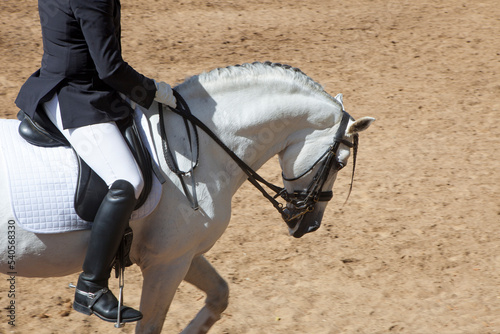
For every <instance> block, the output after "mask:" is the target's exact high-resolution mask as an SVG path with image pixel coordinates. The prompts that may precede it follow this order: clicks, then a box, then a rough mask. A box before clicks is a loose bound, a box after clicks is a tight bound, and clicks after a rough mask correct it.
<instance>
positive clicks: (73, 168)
mask: <svg viewBox="0 0 500 334" xmlns="http://www.w3.org/2000/svg"><path fill="white" fill-rule="evenodd" d="M18 126H19V121H17V120H0V145H1V149H2V150H1V151H2V152H3V159H4V161H5V164H6V166H7V174H8V179H9V187H10V195H11V202H12V208H13V212H14V215H15V217H16V220H17V222H18V223H19V224H20V225H21V226H22V227H23V228H24V229H26V230H28V231H32V232H35V233H61V232H69V231H75V230H84V229H89V228H90V227H91V223H90V222H87V221H84V220H82V219H81V218H80V217H78V215H77V214H76V212H75V209H74V196H75V188H76V182H77V176H78V166H77V161H76V157H75V154H74V152H73V150H72V149H70V148H64V147H56V148H42V147H37V146H34V145H31V144H29V143H27V142H26V141H25V140H24V139H23V138H21V136H20V135H19V134H18V132H17V131H18V130H17V128H18ZM160 197H161V184H160V182H159V181H158V180H157V179H156V177H154V178H153V187H152V190H151V194H150V196H149V198H148V199H147V201H146V203H145V204H144V205H143V206H142V207H141V208H139V209H138V210H136V211H134V213H133V214H132V218H131V219H132V220H138V219H141V218H143V217H145V216H147V215H149V214H150V213H151V212H152V211H153V210H154V209H155V208H156V206H157V205H158V202H159V201H160Z"/></svg>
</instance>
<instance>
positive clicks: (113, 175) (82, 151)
mask: <svg viewBox="0 0 500 334" xmlns="http://www.w3.org/2000/svg"><path fill="white" fill-rule="evenodd" d="M43 108H44V110H45V112H46V114H47V116H48V117H49V119H50V120H51V121H52V123H54V125H56V126H57V128H58V129H59V130H60V131H61V132H62V134H63V135H64V137H66V139H67V140H68V141H69V142H70V144H71V146H73V148H74V150H75V151H76V152H77V153H78V155H79V156H80V157H81V158H82V159H83V160H84V161H85V162H86V163H87V165H89V167H90V168H92V169H93V170H94V171H95V172H96V173H97V175H99V176H100V177H101V178H102V179H103V180H104V182H106V184H107V185H108V187H109V186H111V185H112V184H113V183H114V182H115V181H117V180H125V181H128V182H130V184H132V185H133V186H134V189H135V198H136V199H137V198H139V195H140V194H141V191H142V188H143V187H144V179H143V177H142V174H141V170H140V169H139V166H138V165H137V163H136V161H135V159H134V156H133V155H132V152H131V151H130V149H129V148H128V145H127V143H126V142H125V140H124V139H123V136H122V134H121V133H120V130H119V129H118V127H117V126H116V124H115V122H108V123H99V124H92V125H87V126H82V127H79V128H72V129H63V125H62V120H61V109H60V108H59V99H58V97H57V94H55V95H54V97H53V98H52V99H51V100H50V101H48V102H46V103H44V104H43Z"/></svg>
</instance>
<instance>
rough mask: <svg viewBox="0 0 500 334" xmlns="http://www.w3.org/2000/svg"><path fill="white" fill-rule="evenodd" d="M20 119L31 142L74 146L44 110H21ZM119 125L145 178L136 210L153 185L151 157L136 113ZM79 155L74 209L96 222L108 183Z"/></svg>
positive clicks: (21, 125)
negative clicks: (31, 113) (28, 112)
mask: <svg viewBox="0 0 500 334" xmlns="http://www.w3.org/2000/svg"><path fill="white" fill-rule="evenodd" d="M17 118H18V119H19V120H20V121H21V124H20V125H19V134H20V135H21V137H23V138H24V139H25V140H26V141H27V142H29V143H30V144H32V145H35V146H41V147H60V146H64V147H71V145H70V144H69V142H68V141H67V140H66V138H65V137H64V136H63V135H62V134H61V132H60V131H59V130H58V129H57V127H56V126H55V125H54V124H53V123H52V122H51V121H50V119H49V118H48V117H47V115H45V113H43V112H38V113H36V114H35V117H34V118H33V119H31V118H29V117H27V116H26V115H25V114H24V112H23V111H22V110H21V111H19V113H18V114H17ZM116 124H117V125H118V128H119V129H120V131H121V133H122V135H123V138H124V139H125V141H126V142H127V144H128V146H129V148H130V150H131V151H132V153H133V155H134V158H135V160H136V161H137V164H138V165H139V167H140V169H141V172H142V176H143V179H144V189H143V191H142V193H141V195H140V196H139V199H138V201H137V205H136V209H137V208H140V207H141V206H142V205H143V204H144V203H145V202H146V199H147V197H148V195H149V193H150V192H151V188H152V184H153V174H152V162H151V156H150V154H149V151H148V150H147V148H146V147H145V146H144V143H143V142H142V139H141V136H140V134H139V131H138V128H137V125H136V124H135V121H134V118H133V116H130V117H128V118H126V119H124V120H121V121H118V122H117V123H116ZM75 154H76V152H75ZM76 157H77V161H78V168H79V171H78V181H77V185H76V191H75V211H76V213H77V214H78V216H79V217H80V218H82V219H83V220H86V221H93V220H94V218H95V215H96V213H97V210H98V209H99V206H100V205H101V202H102V200H103V199H104V196H106V194H107V192H108V186H107V185H106V183H105V182H104V181H103V180H102V179H101V177H100V176H99V175H97V174H96V173H95V172H94V171H93V170H92V169H91V168H90V167H89V166H88V165H87V164H86V163H85V161H84V160H83V159H81V158H80V156H79V155H78V154H76Z"/></svg>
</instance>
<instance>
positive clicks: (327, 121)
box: [0, 64, 370, 333]
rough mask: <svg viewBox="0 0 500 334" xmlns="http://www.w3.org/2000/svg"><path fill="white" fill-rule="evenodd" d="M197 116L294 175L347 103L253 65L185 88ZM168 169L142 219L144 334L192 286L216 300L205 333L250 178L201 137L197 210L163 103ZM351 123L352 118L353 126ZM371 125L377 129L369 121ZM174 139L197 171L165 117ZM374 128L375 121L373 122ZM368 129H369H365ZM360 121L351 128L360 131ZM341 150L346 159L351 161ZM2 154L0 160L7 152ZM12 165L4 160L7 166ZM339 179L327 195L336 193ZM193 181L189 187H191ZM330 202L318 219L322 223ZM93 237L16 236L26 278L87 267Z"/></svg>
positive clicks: (253, 158) (1, 175) (258, 161)
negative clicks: (170, 156)
mask: <svg viewBox="0 0 500 334" xmlns="http://www.w3.org/2000/svg"><path fill="white" fill-rule="evenodd" d="M177 90H178V91H179V92H180V93H181V95H182V96H183V97H184V98H185V99H186V100H187V101H188V102H189V106H190V108H191V111H192V112H193V114H194V115H196V116H197V117H198V118H200V119H201V120H202V121H203V122H204V123H205V124H207V125H208V126H209V127H210V128H212V129H213V130H214V131H215V132H216V134H217V135H218V136H219V138H220V139H221V140H222V141H223V142H225V143H226V144H227V145H228V146H229V147H230V148H231V149H232V150H233V151H234V152H235V153H236V154H238V155H239V156H240V157H241V158H242V159H243V160H244V161H246V162H247V163H248V164H249V165H250V166H252V167H253V168H254V169H258V168H259V167H261V166H262V165H263V164H264V163H265V162H266V161H267V160H269V159H270V158H271V157H272V156H274V155H276V154H279V157H280V163H281V166H282V169H283V172H284V173H285V175H287V176H288V177H291V176H293V175H299V174H300V173H302V172H303V171H304V170H307V169H308V168H309V167H310V166H311V164H312V162H314V161H316V159H317V158H318V157H319V156H320V155H321V154H323V152H324V151H325V150H326V149H327V147H328V146H329V145H330V144H331V143H332V140H333V136H334V134H335V132H336V129H337V128H338V124H339V121H340V117H341V108H342V105H341V103H339V101H337V100H336V99H334V98H332V97H331V96H330V95H328V94H327V93H326V92H324V91H323V89H322V88H321V86H320V85H319V84H317V83H315V82H314V81H312V80H311V79H310V78H309V77H307V76H305V75H304V74H303V73H301V72H298V71H294V70H293V69H286V68H283V67H281V66H270V65H267V64H251V65H249V64H246V65H244V66H241V67H229V68H225V69H217V70H214V71H212V72H210V73H208V74H203V75H200V76H195V77H193V78H191V79H189V80H187V81H186V82H185V83H184V84H182V85H180V86H178V87H177ZM144 114H145V116H146V119H147V122H148V123H149V129H150V135H151V136H152V137H153V143H154V146H155V150H156V153H157V155H158V160H159V162H160V166H161V169H162V170H163V172H164V173H165V175H166V177H167V182H166V183H165V184H164V186H163V196H162V200H161V202H160V204H159V205H158V207H157V209H156V210H155V211H154V212H153V213H152V214H151V215H149V216H148V217H146V218H144V219H142V220H140V221H134V222H133V223H132V228H133V230H134V242H133V246H132V251H131V258H132V260H133V261H134V262H135V263H136V264H137V265H139V266H140V268H141V270H142V273H143V276H144V283H143V289H142V296H141V311H142V312H143V314H144V318H143V320H141V321H140V322H139V323H138V325H137V327H136V332H138V333H159V332H160V331H161V328H162V326H163V322H164V320H165V317H166V314H167V311H168V308H169V306H170V303H171V301H172V299H173V297H174V294H175V291H176V289H177V287H178V285H179V284H180V282H181V281H182V280H186V281H188V282H190V283H192V284H194V285H195V286H197V287H198V288H200V289H201V290H202V291H204V292H205V293H207V300H206V305H205V306H204V307H203V308H202V310H200V312H199V313H198V315H197V316H196V317H195V319H193V321H192V322H191V323H190V324H189V325H188V327H186V329H185V330H184V332H183V333H206V332H207V331H208V329H209V328H210V327H211V326H212V325H213V323H214V322H215V321H217V320H218V319H219V318H220V314H221V313H222V311H223V310H224V309H225V307H226V306H227V302H228V299H227V297H228V289H227V284H226V282H225V281H224V280H223V279H222V278H221V277H220V276H219V275H218V274H217V272H216V271H215V269H214V268H213V267H212V266H211V265H210V264H209V263H208V261H207V260H206V259H205V258H204V257H203V253H205V252H206V251H208V250H209V249H210V248H211V247H212V246H213V245H214V243H215V242H216V240H217V239H218V238H219V237H220V236H221V235H222V233H223V232H224V230H225V229H226V227H227V225H228V223H229V220H230V216H231V198H232V196H233V195H234V193H235V192H236V190H237V189H238V188H239V187H240V186H241V184H242V183H243V182H244V181H245V179H246V176H245V174H244V173H243V172H242V171H241V170H239V169H238V167H237V166H236V165H235V163H234V162H233V161H232V160H231V159H230V158H229V157H228V156H227V154H226V153H225V152H224V151H222V149H221V148H220V147H219V146H217V145H216V144H215V143H214V142H213V141H212V140H211V139H210V138H208V137H207V136H206V135H205V134H204V133H203V132H202V131H200V152H201V154H200V164H199V167H198V168H197V169H196V172H195V180H196V182H197V192H198V197H199V204H200V209H199V210H198V211H193V210H192V209H191V208H190V204H189V202H188V201H187V200H186V197H185V196H184V194H183V192H182V190H181V189H182V188H181V186H180V183H179V180H178V179H177V177H176V176H175V175H173V174H172V173H171V172H170V170H169V169H168V167H167V165H166V163H165V160H164V159H163V153H162V146H161V138H160V135H159V131H158V114H157V111H156V104H154V105H153V107H152V108H151V109H150V110H144ZM351 123H352V121H351ZM368 123H370V122H368ZM166 124H167V125H166V132H167V134H168V136H169V140H170V142H171V143H172V144H173V146H174V147H175V150H176V151H177V152H178V153H177V159H178V161H179V164H180V167H181V169H186V170H187V169H189V165H190V154H189V153H188V152H189V151H188V150H187V149H186V148H187V146H188V143H187V140H186V136H185V131H184V124H183V121H182V120H181V119H180V117H178V116H176V115H173V114H171V113H167V114H166ZM368 125H369V124H368ZM368 125H366V120H365V121H364V126H361V127H360V128H361V129H362V130H364V129H365V128H366V127H368ZM352 126H353V124H350V128H352ZM348 155H349V149H348V148H347V147H345V146H344V145H342V146H341V150H340V152H339V156H340V157H341V158H342V159H344V160H345V159H347V157H348ZM0 156H1V155H0ZM2 163H3V162H2ZM5 174H6V173H5V172H4V166H3V165H2V166H1V169H0V231H2V232H1V233H0V249H1V250H2V251H1V256H0V270H1V271H2V272H4V273H5V272H8V271H9V270H8V265H7V263H8V257H7V253H6V251H5V250H6V249H7V247H8V239H7V225H8V223H9V221H11V220H12V219H13V215H12V212H11V209H10V204H9V200H10V199H9V194H8V191H7V185H6V184H7V179H6V175H5ZM335 177H336V173H335V175H332V176H331V177H330V179H329V181H328V182H327V184H326V186H325V189H324V190H327V189H326V188H328V189H331V187H333V182H334V180H335ZM310 178H311V175H307V176H306V177H304V178H303V179H301V180H298V181H294V182H285V187H287V189H288V190H289V191H293V190H303V189H304V187H305V186H306V185H307V184H308V183H309V182H310ZM187 181H188V182H187V184H190V180H187ZM325 207H326V204H325V203H322V204H319V205H317V207H316V209H315V211H314V215H312V217H313V218H312V219H321V216H322V214H323V211H324V208H325ZM88 237H89V232H88V231H83V232H71V233H66V234H55V235H50V234H49V235H36V234H33V233H30V232H26V231H23V230H22V229H21V228H17V229H16V271H17V275H20V276H30V277H34V276H37V277H50V276H58V275H67V274H70V273H74V272H77V271H79V270H80V268H81V264H82V262H83V257H84V254H85V249H86V244H87V242H88Z"/></svg>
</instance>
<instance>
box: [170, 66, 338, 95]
mask: <svg viewBox="0 0 500 334" xmlns="http://www.w3.org/2000/svg"><path fill="white" fill-rule="evenodd" d="M252 80H269V81H271V80H274V81H276V80H280V81H283V80H286V81H289V82H290V83H293V84H294V85H295V86H299V87H302V88H303V89H308V90H311V91H313V92H315V93H317V94H319V95H322V96H324V97H326V98H327V99H329V100H331V101H333V102H334V103H336V104H338V101H337V100H336V99H335V98H333V97H332V96H331V95H330V94H328V93H327V92H326V91H325V90H324V88H323V86H321V85H320V84H319V83H317V82H316V81H314V80H313V79H311V78H310V77H309V76H307V75H306V74H305V73H304V72H302V71H301V70H300V69H298V68H296V67H292V66H289V65H285V64H279V63H272V62H264V63H260V62H255V63H251V64H250V63H245V64H242V65H234V66H228V67H224V68H216V69H214V70H212V71H210V72H204V73H201V74H199V75H195V76H192V77H190V78H188V79H187V80H186V81H185V82H184V83H182V84H181V85H179V87H183V88H188V87H189V86H190V85H191V84H192V83H193V82H198V83H201V84H202V85H204V84H207V85H210V84H211V83H220V82H231V83H233V84H242V85H243V84H245V83H247V82H248V81H252Z"/></svg>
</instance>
